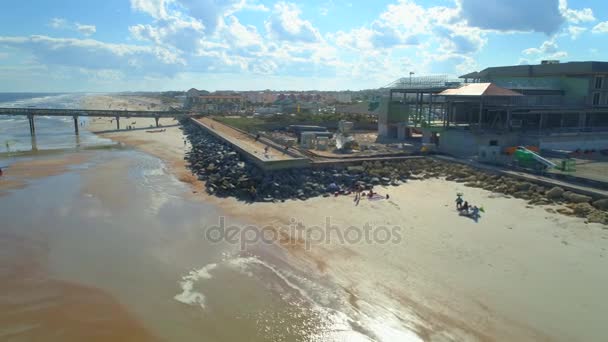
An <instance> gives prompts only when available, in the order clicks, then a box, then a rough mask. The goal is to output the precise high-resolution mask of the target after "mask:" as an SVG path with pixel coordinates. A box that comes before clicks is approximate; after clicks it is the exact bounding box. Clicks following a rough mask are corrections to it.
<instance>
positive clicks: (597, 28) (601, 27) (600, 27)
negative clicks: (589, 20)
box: [591, 21, 608, 33]
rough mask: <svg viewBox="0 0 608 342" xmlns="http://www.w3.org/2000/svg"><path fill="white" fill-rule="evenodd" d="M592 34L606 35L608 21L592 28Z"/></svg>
mask: <svg viewBox="0 0 608 342" xmlns="http://www.w3.org/2000/svg"><path fill="white" fill-rule="evenodd" d="M591 32H593V33H608V21H604V22H601V23H599V24H597V25H595V26H594V27H593V30H591Z"/></svg>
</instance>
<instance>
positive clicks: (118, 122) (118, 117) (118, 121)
mask: <svg viewBox="0 0 608 342" xmlns="http://www.w3.org/2000/svg"><path fill="white" fill-rule="evenodd" d="M116 130H118V131H120V116H117V117H116Z"/></svg>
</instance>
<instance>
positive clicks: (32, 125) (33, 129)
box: [27, 114, 36, 135]
mask: <svg viewBox="0 0 608 342" xmlns="http://www.w3.org/2000/svg"><path fill="white" fill-rule="evenodd" d="M27 119H28V120H29V122H30V134H31V135H35V134H36V124H35V123H34V115H32V114H28V115H27Z"/></svg>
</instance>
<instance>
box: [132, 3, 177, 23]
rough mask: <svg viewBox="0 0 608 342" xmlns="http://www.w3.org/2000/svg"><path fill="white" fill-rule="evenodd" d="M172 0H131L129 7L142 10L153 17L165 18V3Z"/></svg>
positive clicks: (166, 14)
mask: <svg viewBox="0 0 608 342" xmlns="http://www.w3.org/2000/svg"><path fill="white" fill-rule="evenodd" d="M170 2H172V0H131V8H132V9H134V10H136V11H139V12H144V13H147V14H148V15H150V16H151V17H152V18H155V19H166V18H167V16H168V13H167V5H168V4H169V3H170Z"/></svg>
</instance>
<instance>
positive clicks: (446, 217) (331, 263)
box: [103, 129, 608, 340]
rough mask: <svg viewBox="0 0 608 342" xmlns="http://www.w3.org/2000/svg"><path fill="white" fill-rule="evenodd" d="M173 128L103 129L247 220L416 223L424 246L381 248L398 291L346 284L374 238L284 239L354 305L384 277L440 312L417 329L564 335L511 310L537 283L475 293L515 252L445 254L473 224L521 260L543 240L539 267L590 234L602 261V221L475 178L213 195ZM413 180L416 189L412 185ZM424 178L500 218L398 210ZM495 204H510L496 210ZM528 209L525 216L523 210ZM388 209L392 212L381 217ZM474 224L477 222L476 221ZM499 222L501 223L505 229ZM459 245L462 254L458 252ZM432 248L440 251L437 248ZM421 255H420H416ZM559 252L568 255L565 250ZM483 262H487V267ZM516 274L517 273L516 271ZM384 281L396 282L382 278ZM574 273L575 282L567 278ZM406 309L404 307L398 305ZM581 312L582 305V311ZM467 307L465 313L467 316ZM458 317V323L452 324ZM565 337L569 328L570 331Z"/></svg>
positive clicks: (486, 335)
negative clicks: (326, 191) (363, 244)
mask: <svg viewBox="0 0 608 342" xmlns="http://www.w3.org/2000/svg"><path fill="white" fill-rule="evenodd" d="M174 130H175V131H170V130H169V129H167V132H165V133H162V135H156V134H155V135H151V134H148V135H147V136H142V134H141V133H137V132H132V131H125V132H127V134H121V133H122V132H121V133H109V134H108V135H105V134H104V135H103V136H104V137H106V138H110V139H113V140H116V141H120V142H122V143H125V144H129V145H132V146H134V147H136V148H138V149H141V150H142V151H144V152H146V153H149V154H151V155H154V156H156V157H158V158H160V159H161V160H163V161H165V162H166V163H168V165H169V166H170V169H171V171H172V172H173V173H174V174H175V175H176V176H177V178H178V179H179V180H180V181H182V182H185V183H188V184H190V185H191V186H192V193H190V194H189V195H190V197H192V198H195V199H197V200H200V201H204V202H206V203H211V204H213V205H215V206H216V207H218V208H220V209H221V210H222V211H223V212H225V213H227V214H228V216H229V217H233V218H235V219H239V220H244V221H245V222H253V223H255V224H260V225H265V224H272V225H273V226H275V227H276V228H277V229H281V227H285V226H287V225H288V224H289V219H290V216H291V217H295V218H296V219H300V220H304V219H305V218H307V220H304V221H305V222H306V223H307V224H308V225H315V224H322V223H323V222H322V220H315V219H314V218H315V217H323V216H324V215H323V214H325V215H326V216H330V217H337V218H338V219H337V221H336V223H337V224H339V225H341V226H348V225H350V224H356V223H359V222H363V221H366V220H369V219H370V218H371V219H372V221H378V222H387V221H395V222H410V221H411V223H408V224H413V227H412V228H410V229H414V231H416V233H414V236H413V237H411V238H410V239H412V240H413V241H417V242H418V243H420V242H421V241H424V242H425V244H426V247H424V246H423V247H417V248H414V250H416V252H415V253H410V252H403V251H401V250H399V248H391V251H390V252H388V253H389V255H392V257H393V258H394V257H402V258H403V259H400V260H401V261H400V262H397V263H396V264H394V266H391V268H390V270H391V272H397V274H400V273H402V272H405V273H404V276H405V278H404V279H408V280H407V281H406V284H409V286H406V288H407V291H405V293H404V289H401V288H400V286H399V285H397V284H398V283H394V281H392V280H391V279H392V278H393V277H395V276H394V275H391V274H385V275H381V276H380V275H379V279H384V280H385V281H383V282H380V283H374V284H373V285H371V284H367V285H354V286H353V285H348V284H349V283H351V282H353V281H359V282H360V284H366V283H367V281H366V278H367V277H362V278H359V277H360V275H358V273H359V271H358V267H357V265H356V263H354V264H353V263H351V261H350V259H352V258H354V260H359V262H361V263H364V264H365V263H366V260H371V261H370V262H369V263H373V262H376V263H377V262H381V260H383V259H385V256H382V255H378V253H379V251H377V250H376V249H378V248H367V249H363V250H362V249H361V248H359V247H357V248H354V247H353V248H348V247H344V246H339V245H330V246H319V248H317V249H315V250H314V251H312V252H310V251H306V250H304V249H302V248H299V247H297V246H295V247H294V246H289V245H288V246H285V245H283V246H282V247H283V248H285V249H287V250H288V251H289V252H290V254H291V255H292V257H293V258H295V259H296V262H304V263H306V264H310V265H312V266H313V267H315V268H316V269H317V270H318V272H319V273H320V274H321V275H327V274H332V277H336V278H335V279H336V280H337V281H338V283H339V284H340V286H342V287H343V288H344V289H345V290H348V291H351V292H352V293H353V294H354V296H355V297H354V298H356V299H353V300H354V301H355V302H359V304H358V305H363V303H364V302H365V301H366V297H368V296H370V293H372V292H373V291H375V290H374V287H377V286H381V288H383V292H385V295H386V298H385V300H387V303H392V304H387V305H396V304H397V305H399V304H398V303H400V302H401V303H402V304H403V303H408V304H407V306H409V307H410V308H411V307H415V308H416V310H419V311H421V312H426V315H425V316H426V317H427V318H428V320H429V321H433V320H435V319H438V317H443V318H442V319H441V320H442V321H445V322H446V325H445V326H443V325H442V324H441V323H438V322H435V323H433V324H435V325H431V326H428V324H429V322H426V323H425V324H422V325H420V326H419V327H417V328H416V329H415V331H416V332H417V333H419V334H421V335H426V334H431V335H432V334H435V335H436V334H442V333H446V334H449V333H454V330H457V331H460V333H458V335H459V336H461V337H464V338H466V336H469V337H472V336H477V337H472V339H473V340H486V339H499V340H501V339H504V338H508V339H519V340H539V339H540V340H545V339H547V340H552V339H555V338H557V336H559V335H560V334H561V335H563V336H568V335H569V333H568V330H567V329H565V330H564V331H562V332H561V333H558V335H553V334H551V331H552V330H551V329H549V327H550V326H551V324H552V323H551V321H550V320H548V321H545V320H543V319H539V318H538V317H534V315H530V314H527V315H521V314H518V312H519V311H520V310H522V309H524V308H527V311H528V312H535V311H536V310H538V309H539V308H541V307H546V306H549V303H547V302H546V301H544V300H543V299H542V294H541V293H538V294H536V295H534V293H535V291H532V290H529V291H527V292H525V294H526V295H525V297H526V298H527V302H526V301H524V302H521V301H518V300H516V298H517V297H519V296H518V294H517V293H514V292H512V291H509V290H508V289H509V287H508V286H507V287H504V283H499V282H493V283H492V284H493V285H492V286H489V287H488V288H487V290H490V289H493V290H492V291H496V289H498V288H503V287H504V288H503V289H502V290H501V291H503V292H505V293H509V295H508V296H506V295H505V294H504V293H503V294H502V295H501V296H502V297H506V298H508V297H511V296H514V295H515V297H513V298H511V299H509V300H497V298H493V297H487V295H485V296H480V294H479V290H475V288H477V287H478V285H476V284H477V282H476V281H471V279H479V280H481V279H484V278H486V277H488V276H490V275H491V274H492V273H493V271H492V269H493V268H495V267H499V268H504V269H505V271H504V272H507V271H506V270H507V269H510V268H512V267H513V264H512V262H513V261H511V259H512V258H513V256H509V254H505V255H503V254H502V253H501V254H499V255H498V256H497V255H496V253H495V252H493V251H492V249H491V248H490V249H489V250H488V251H486V252H484V253H482V252H480V251H476V252H474V253H473V254H472V255H477V258H482V259H483V258H487V259H489V261H487V262H485V263H479V260H476V259H475V258H473V259H471V258H470V257H471V256H472V255H470V256H469V257H467V258H464V259H462V260H460V261H459V260H458V259H457V260H456V261H453V260H450V259H453V258H454V256H455V255H459V254H461V255H463V256H464V255H467V254H469V253H471V252H472V251H474V250H477V249H479V248H480V247H481V246H478V245H477V243H472V241H469V237H470V236H475V235H476V234H479V232H483V235H484V236H485V237H484V239H486V241H485V242H486V244H487V245H488V246H492V247H494V248H498V249H499V250H500V249H504V248H505V246H504V244H503V241H502V240H500V239H498V238H497V237H495V236H493V235H492V234H489V233H488V232H487V231H486V230H487V229H490V231H492V232H494V234H497V235H499V236H500V237H501V238H502V239H505V240H504V241H506V243H507V246H509V248H510V249H513V250H514V251H515V250H517V252H514V251H513V252H512V253H514V254H516V255H517V254H521V255H519V256H518V257H517V259H518V260H519V261H518V263H524V264H525V263H526V262H528V261H524V260H527V259H528V258H531V259H534V257H533V256H532V255H534V254H535V250H534V249H535V248H536V249H539V248H540V250H543V251H545V253H548V254H547V255H552V257H551V258H542V259H541V262H538V263H534V267H537V268H538V269H539V270H540V269H543V268H547V267H549V268H550V267H551V265H552V264H553V263H554V262H555V261H554V259H555V258H557V259H560V258H561V259H564V257H563V256H562V255H561V254H562V252H560V250H561V249H562V248H568V246H570V245H572V244H581V243H584V244H589V247H588V248H589V249H590V250H593V251H599V254H600V255H599V259H598V255H597V254H595V256H593V257H591V256H590V255H588V253H589V252H587V253H586V255H585V257H586V258H589V257H591V258H593V260H595V261H594V262H595V263H597V264H598V265H596V266H595V267H593V268H592V267H589V269H588V270H589V271H590V270H591V269H597V267H600V268H601V266H600V265H601V264H602V263H605V260H606V259H604V255H603V254H602V253H604V251H605V250H606V248H607V247H608V241H607V240H606V239H607V238H608V234H607V233H606V230H602V229H601V226H599V225H597V224H593V223H591V224H585V223H584V221H583V220H582V219H580V218H574V217H568V216H564V215H561V214H557V213H555V211H557V210H558V209H560V208H562V206H561V205H558V206H553V205H544V206H529V205H528V204H527V203H526V201H524V200H521V199H516V198H505V196H504V195H500V194H495V193H492V192H489V191H487V190H483V189H479V188H471V187H467V186H465V184H462V183H454V182H450V181H445V180H434V179H427V180H421V181H413V182H410V184H404V185H401V186H398V187H388V188H384V187H383V188H382V190H380V191H381V192H382V193H388V194H390V196H391V199H392V200H391V201H380V202H378V203H372V202H369V203H367V202H364V204H365V205H363V206H361V207H357V208H354V209H353V205H352V199H349V198H346V197H342V196H341V197H339V198H333V197H331V198H320V197H318V198H312V199H309V200H307V201H305V202H301V201H297V200H288V201H286V202H284V203H259V202H255V203H245V202H242V201H238V200H237V199H235V198H218V197H216V196H212V195H208V194H207V193H206V191H205V189H204V183H203V182H201V181H199V180H198V179H197V177H196V176H194V175H192V173H191V172H190V170H188V169H187V167H186V163H185V162H184V160H183V153H184V152H185V151H186V150H187V149H185V148H183V140H182V139H183V135H182V132H181V131H179V129H174ZM144 134H145V133H144ZM163 135H164V137H163ZM167 144H169V146H167ZM433 184H436V185H433ZM412 186H414V188H415V189H418V190H414V189H413V188H412ZM428 187H433V188H434V189H435V190H436V191H437V192H439V193H442V192H445V190H446V189H450V188H453V189H455V190H454V191H450V192H451V193H455V192H456V190H457V189H460V191H464V192H465V193H466V194H467V196H470V194H475V198H478V199H476V201H479V202H476V203H481V202H491V203H492V204H491V205H486V207H487V210H490V211H491V213H492V216H498V217H500V218H501V219H500V220H492V221H491V223H486V220H485V219H482V221H481V222H482V224H481V225H480V228H476V227H477V226H476V225H472V224H470V222H468V220H466V219H465V220H464V221H463V220H459V221H458V222H454V220H455V219H456V220H458V218H457V217H456V216H453V215H454V214H451V213H450V212H451V211H450V212H445V213H444V214H441V215H440V218H433V216H437V213H436V210H437V208H434V207H433V206H435V205H436V203H435V202H437V201H439V202H444V203H445V204H444V205H443V207H448V208H449V207H450V206H451V205H452V203H451V202H452V200H453V198H451V197H450V198H449V199H442V198H435V199H434V201H435V202H434V201H431V202H428V203H429V206H428V207H426V208H422V209H421V210H420V212H419V213H417V214H416V215H415V216H413V217H408V216H407V215H408V214H405V213H403V210H405V208H402V207H401V205H399V204H397V202H400V203H409V202H411V201H414V202H418V203H417V204H416V207H419V206H420V200H421V199H420V198H418V195H416V194H411V193H410V192H411V191H412V190H413V191H414V192H421V193H425V194H426V195H425V196H426V197H429V198H433V197H432V196H433V194H432V193H428V192H427V190H426V188H428ZM412 196H413V197H412ZM497 201H498V202H502V203H503V204H500V205H499V204H498V203H497ZM425 202H426V201H425ZM498 207H502V208H507V209H506V210H500V209H498ZM545 209H550V210H553V211H554V212H550V211H545ZM353 210H355V212H353ZM442 210H443V209H442ZM513 210H515V212H516V213H517V214H515V215H513V214H512V213H510V211H513ZM380 212H382V213H383V216H384V217H383V218H380V217H379V216H378V213H380ZM389 212H390V213H391V214H390V215H389V214H388V213H389ZM515 212H514V213H515ZM340 213H342V214H340ZM498 214H500V215H498ZM531 214H532V216H529V215H531ZM387 215H388V217H390V219H387ZM404 215H406V216H404ZM410 215H411V214H410ZM518 215H519V216H521V217H522V218H525V217H528V216H529V217H530V218H529V219H527V220H529V222H523V224H517V223H515V222H517V221H518V219H517V216H518ZM492 216H490V217H492ZM513 216H516V217H513ZM404 220H405V221H404ZM429 221H430V222H429ZM432 222H435V223H432ZM549 222H553V223H549ZM492 225H496V227H491V226H492ZM421 226H427V227H435V229H437V228H442V229H438V231H424V232H421V233H418V232H417V229H415V227H421ZM526 226H529V227H528V228H529V229H528V230H526ZM481 227H483V228H481ZM554 227H561V229H562V230H564V229H565V231H555V230H554ZM579 227H581V228H582V227H589V228H590V230H589V229H585V231H587V232H588V233H589V234H591V235H592V236H595V238H593V239H589V237H584V236H579V235H580V233H578V232H576V230H579V229H581V228H579ZM477 229H482V230H481V231H477ZM465 232H466V233H465ZM505 232H507V233H506V234H505ZM514 232H515V233H514ZM556 233H557V235H556ZM467 234H469V235H467ZM456 236H457V237H458V239H457V241H458V242H457V243H455V244H454V245H453V247H452V248H453V249H448V250H447V251H442V252H440V251H441V248H442V247H441V246H446V244H447V246H449V245H452V244H453V243H454V242H453V241H451V240H453V239H454V238H455V237H456ZM556 239H557V240H558V243H557V244H553V243H551V241H552V240H553V241H555V240H556ZM581 239H582V240H581ZM569 240H575V241H576V242H569ZM535 245H538V246H536V247H532V249H531V250H530V249H529V248H528V247H524V248H522V246H535ZM351 247H352V246H351ZM372 247H373V246H372ZM393 247H394V246H393ZM438 248H439V249H438ZM579 248H582V247H579ZM463 252H464V253H465V254H462V253H463ZM454 253H456V254H454ZM594 253H598V252H594ZM438 255H439V256H440V257H438ZM405 260H409V262H414V263H421V265H420V267H415V270H414V271H413V272H414V273H411V272H412V270H408V268H406V269H404V270H403V271H397V270H399V266H398V264H400V263H404V264H405V265H407V264H408V263H407V262H406V261H405ZM420 260H425V261H423V262H421V261H420ZM490 260H491V261H490ZM564 261H565V262H566V259H565V260H564ZM581 261H582V260H581ZM587 261H589V260H587ZM424 264H426V265H427V266H431V265H435V266H434V267H436V268H438V269H440V270H449V271H448V274H436V272H435V271H433V272H429V269H427V267H422V265H424ZM488 265H490V266H489V267H488ZM369 267H370V268H371V269H373V268H374V267H378V265H376V266H374V265H369ZM395 267H396V268H395ZM457 269H460V272H462V273H463V274H467V275H468V276H467V277H464V276H463V277H456V278H454V275H450V276H449V277H446V276H448V275H449V273H451V272H456V271H455V270H457ZM572 271H573V270H570V271H566V270H563V271H561V272H558V273H563V274H566V273H567V272H572ZM510 272H513V271H510ZM518 272H524V271H523V269H521V270H520V271H517V272H516V273H518ZM527 272H528V271H525V273H527ZM508 273H509V272H507V275H505V278H504V279H502V282H506V283H507V284H508V283H509V279H512V280H514V279H517V276H514V275H508ZM586 274H587V276H588V277H592V278H593V277H595V276H594V275H593V272H591V273H586ZM521 276H523V274H522V275H521ZM429 277H430V278H429ZM397 278H398V277H397ZM533 278H535V277H533ZM340 279H341V280H340ZM430 279H433V280H430ZM450 279H451V280H450ZM456 279H458V281H456ZM556 281H557V282H559V280H558V279H554V280H548V279H543V278H542V277H541V278H538V279H536V280H535V281H532V282H530V281H528V282H527V283H528V285H527V286H530V289H532V288H535V287H537V286H536V285H535V282H539V283H542V284H545V283H546V284H547V285H548V284H550V283H553V282H556ZM446 282H447V283H446ZM452 282H456V283H455V284H459V285H454V284H452ZM391 283H392V284H393V285H388V284H391ZM574 283H576V282H574ZM574 283H573V284H572V286H574ZM401 286H402V285H401ZM597 291H599V289H597ZM455 293H460V294H461V297H462V298H459V299H456V298H453V296H449V297H446V296H448V294H455ZM598 293H599V292H598ZM530 296H533V297H530ZM399 298H400V299H399ZM430 298H435V299H433V300H430V302H429V299H430ZM516 302H517V303H519V305H520V306H515V305H513V303H516ZM415 303H417V305H415ZM557 306H558V307H559V308H555V310H565V309H566V308H567V307H561V305H557ZM440 308H441V309H440ZM403 309H404V310H405V307H404V308H403ZM524 310H526V309H524ZM543 311H546V313H547V314H549V313H550V312H551V311H552V310H549V309H546V308H545V309H544V310H543ZM579 314H584V313H583V312H580V313H579ZM486 316H490V317H486ZM548 316H551V315H548ZM566 316H567V315H566ZM432 317H435V318H432ZM456 317H460V319H456V320H454V319H455V318H456ZM464 317H468V318H466V319H465V318H464ZM564 320H565V321H567V319H566V318H564ZM531 322H534V323H531ZM437 324H439V325H437ZM458 326H459V327H461V328H457V327H458ZM585 330H586V329H584V328H582V327H581V329H577V331H578V333H582V332H583V331H585ZM425 331H426V333H425ZM433 331H434V332H433ZM591 336H593V334H591ZM571 337H573V338H574V337H575V336H571Z"/></svg>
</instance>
